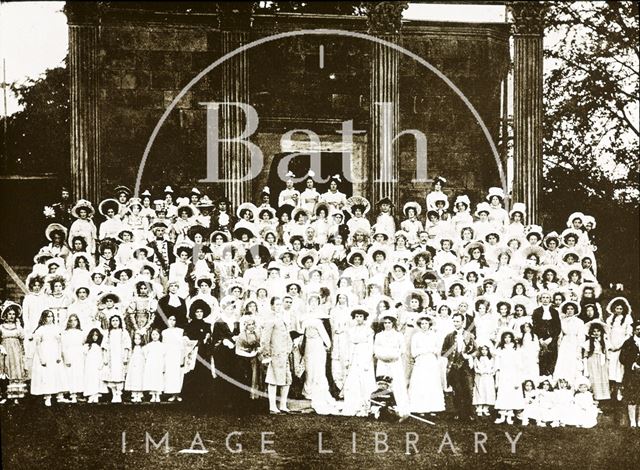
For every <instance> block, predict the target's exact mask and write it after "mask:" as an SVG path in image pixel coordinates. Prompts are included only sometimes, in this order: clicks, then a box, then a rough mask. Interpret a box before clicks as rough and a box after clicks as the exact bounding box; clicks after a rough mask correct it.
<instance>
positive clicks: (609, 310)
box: [606, 297, 631, 315]
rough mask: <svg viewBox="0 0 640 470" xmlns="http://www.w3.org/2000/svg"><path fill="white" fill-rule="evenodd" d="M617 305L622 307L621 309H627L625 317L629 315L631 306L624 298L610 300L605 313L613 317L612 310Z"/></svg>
mask: <svg viewBox="0 0 640 470" xmlns="http://www.w3.org/2000/svg"><path fill="white" fill-rule="evenodd" d="M617 305H622V306H623V307H625V308H626V309H627V315H630V314H631V304H630V303H629V301H628V300H627V299H626V298H625V297H614V298H613V299H611V300H610V301H609V303H608V304H607V308H606V311H607V313H608V314H609V315H613V314H614V312H613V309H614V308H615V307H616V306H617Z"/></svg>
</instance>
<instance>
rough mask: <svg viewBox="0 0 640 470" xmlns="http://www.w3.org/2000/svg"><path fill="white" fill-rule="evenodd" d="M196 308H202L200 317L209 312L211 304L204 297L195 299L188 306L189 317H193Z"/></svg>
mask: <svg viewBox="0 0 640 470" xmlns="http://www.w3.org/2000/svg"><path fill="white" fill-rule="evenodd" d="M196 310H202V313H203V315H202V318H206V317H208V316H209V315H210V314H211V306H210V305H209V304H208V303H207V302H206V301H205V300H204V299H195V300H194V301H193V302H192V303H191V305H190V306H189V318H191V319H193V318H194V315H195V313H196Z"/></svg>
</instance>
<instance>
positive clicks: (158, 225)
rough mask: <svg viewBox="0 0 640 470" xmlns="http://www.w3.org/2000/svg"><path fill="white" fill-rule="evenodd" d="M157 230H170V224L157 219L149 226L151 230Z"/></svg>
mask: <svg viewBox="0 0 640 470" xmlns="http://www.w3.org/2000/svg"><path fill="white" fill-rule="evenodd" d="M157 228H164V229H168V228H169V224H168V223H167V222H166V221H165V220H162V219H156V220H154V221H153V222H152V223H151V225H150V226H149V230H151V231H153V230H155V229H157Z"/></svg>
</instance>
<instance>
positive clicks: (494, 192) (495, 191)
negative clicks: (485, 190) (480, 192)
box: [486, 186, 504, 201]
mask: <svg viewBox="0 0 640 470" xmlns="http://www.w3.org/2000/svg"><path fill="white" fill-rule="evenodd" d="M493 196H497V197H499V198H500V200H501V201H502V200H504V190H503V189H502V188H498V187H496V186H493V187H491V188H489V194H487V197H486V200H487V201H491V198H492V197H493Z"/></svg>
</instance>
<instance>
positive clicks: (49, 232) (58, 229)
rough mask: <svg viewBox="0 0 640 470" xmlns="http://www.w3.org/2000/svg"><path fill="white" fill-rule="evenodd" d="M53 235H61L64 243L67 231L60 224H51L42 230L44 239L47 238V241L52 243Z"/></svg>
mask: <svg viewBox="0 0 640 470" xmlns="http://www.w3.org/2000/svg"><path fill="white" fill-rule="evenodd" d="M54 233H60V234H62V240H63V241H64V240H66V239H67V236H68V234H69V231H68V230H67V227H65V226H64V225H62V224H58V223H53V224H49V225H47V228H46V229H45V230H44V235H45V237H47V240H49V241H53V234H54Z"/></svg>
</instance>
